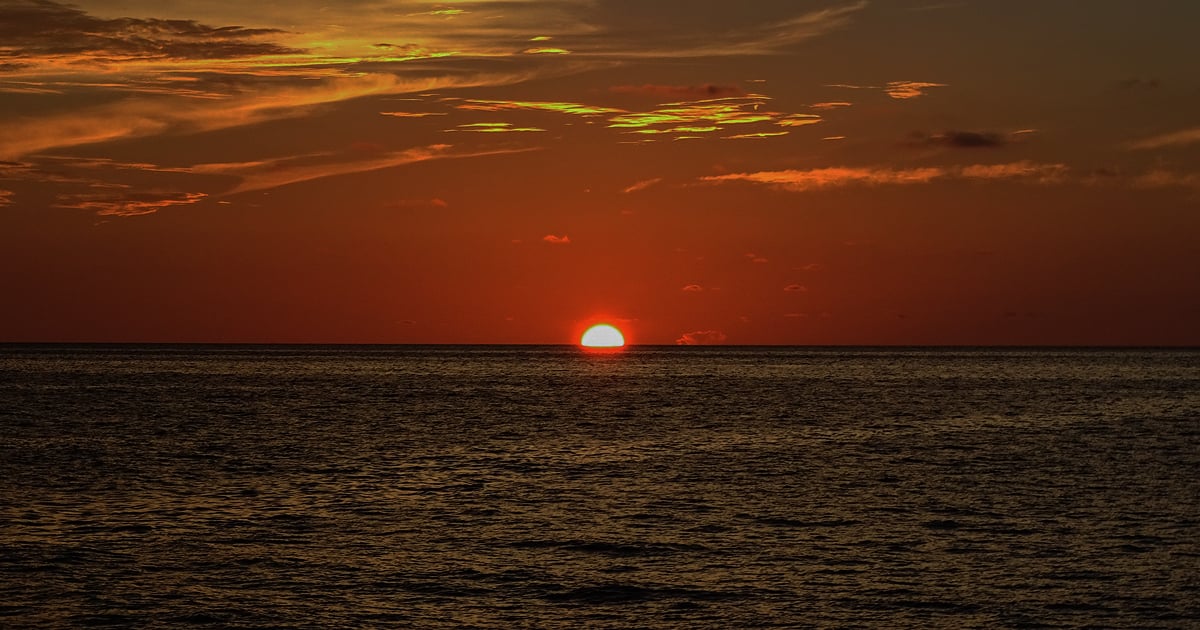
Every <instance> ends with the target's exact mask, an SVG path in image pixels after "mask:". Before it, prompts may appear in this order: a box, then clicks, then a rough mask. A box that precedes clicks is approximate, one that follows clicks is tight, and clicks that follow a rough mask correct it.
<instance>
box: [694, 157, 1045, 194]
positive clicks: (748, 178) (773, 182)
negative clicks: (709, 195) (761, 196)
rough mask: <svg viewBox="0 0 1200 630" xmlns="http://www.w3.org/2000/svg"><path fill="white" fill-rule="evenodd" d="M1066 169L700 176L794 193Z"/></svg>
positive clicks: (1040, 175) (1034, 166) (1032, 175)
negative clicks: (854, 186) (843, 187)
mask: <svg viewBox="0 0 1200 630" xmlns="http://www.w3.org/2000/svg"><path fill="white" fill-rule="evenodd" d="M1066 172H1067V167H1066V166H1065V165H1062V164H1041V163H1034V162H1028V161H1023V162H1011V163H1007V164H973V165H968V166H958V167H926V168H911V169H891V168H866V167H831V168H816V169H811V170H807V171H802V170H784V171H759V172H756V173H729V174H725V175H711V176H707V177H701V178H700V181H704V182H709V183H729V182H738V181H743V182H751V183H755V184H762V185H765V186H771V187H773V188H777V189H780V190H788V191H793V192H800V191H807V190H818V189H822V188H835V187H842V186H853V185H866V186H881V185H904V184H927V183H929V182H932V181H935V180H940V179H952V178H953V179H974V180H995V179H1029V180H1033V181H1037V182H1042V183H1047V182H1053V181H1059V180H1061V179H1062V178H1063V177H1064V175H1065V174H1066Z"/></svg>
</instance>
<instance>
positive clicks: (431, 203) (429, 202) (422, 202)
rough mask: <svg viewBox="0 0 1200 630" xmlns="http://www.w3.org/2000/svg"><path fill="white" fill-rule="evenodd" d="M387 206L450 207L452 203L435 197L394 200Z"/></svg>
mask: <svg viewBox="0 0 1200 630" xmlns="http://www.w3.org/2000/svg"><path fill="white" fill-rule="evenodd" d="M385 207H386V208H392V209H406V208H448V207H450V204H449V203H446V201H445V200H444V199H439V198H437V197H434V198H433V199H401V200H399V201H393V202H391V203H389V204H387V205H386V206H385Z"/></svg>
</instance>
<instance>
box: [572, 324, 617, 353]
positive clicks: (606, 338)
mask: <svg viewBox="0 0 1200 630" xmlns="http://www.w3.org/2000/svg"><path fill="white" fill-rule="evenodd" d="M579 345H581V346H583V347H585V348H622V347H624V346H625V335H622V334H621V331H619V330H617V329H616V328H615V327H613V326H610V325H608V324H596V325H595V326H592V327H591V328H589V329H587V332H585V333H583V337H581V338H580V339H579Z"/></svg>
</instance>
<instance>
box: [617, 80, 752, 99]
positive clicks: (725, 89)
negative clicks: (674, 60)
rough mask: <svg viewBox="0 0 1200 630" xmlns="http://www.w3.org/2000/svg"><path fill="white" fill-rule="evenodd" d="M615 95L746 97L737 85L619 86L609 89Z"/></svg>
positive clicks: (682, 97)
mask: <svg viewBox="0 0 1200 630" xmlns="http://www.w3.org/2000/svg"><path fill="white" fill-rule="evenodd" d="M609 91H610V92H613V93H615V94H634V95H639V96H653V97H663V98H670V99H675V100H697V99H705V98H719V97H725V96H745V95H746V91H745V90H743V89H742V88H740V87H738V86H736V85H713V84H711V83H705V84H703V85H654V84H650V83H647V84H645V85H617V86H614V87H611V88H609Z"/></svg>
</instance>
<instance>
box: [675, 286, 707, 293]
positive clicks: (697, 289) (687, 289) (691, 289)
mask: <svg viewBox="0 0 1200 630" xmlns="http://www.w3.org/2000/svg"><path fill="white" fill-rule="evenodd" d="M680 291H683V292H684V293H700V292H702V291H704V287H702V286H700V285H698V284H687V285H684V286H683V288H682V289H680Z"/></svg>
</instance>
